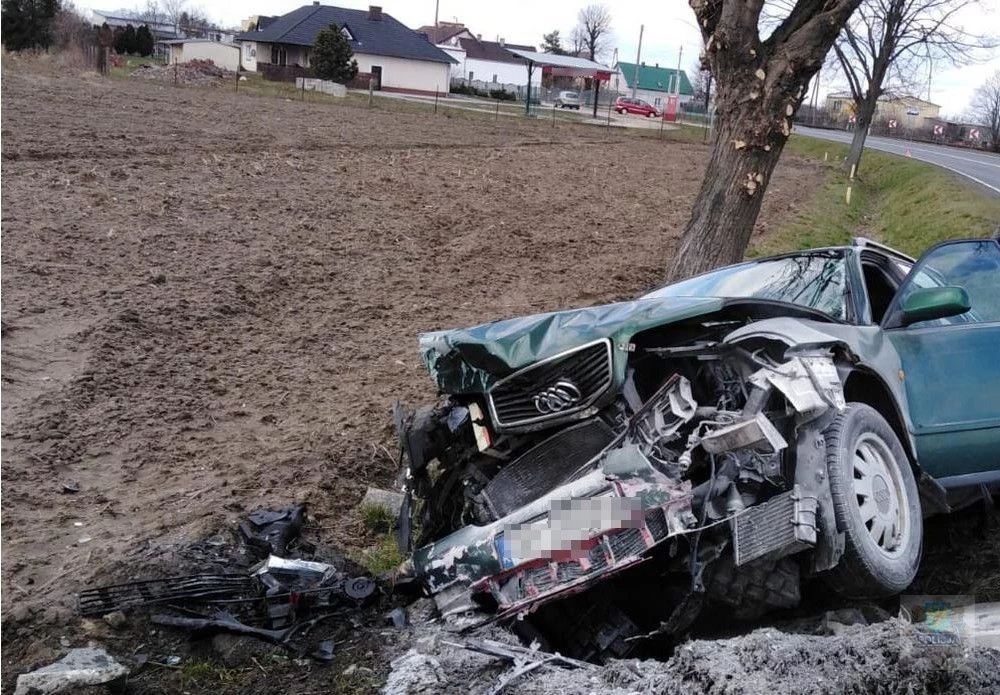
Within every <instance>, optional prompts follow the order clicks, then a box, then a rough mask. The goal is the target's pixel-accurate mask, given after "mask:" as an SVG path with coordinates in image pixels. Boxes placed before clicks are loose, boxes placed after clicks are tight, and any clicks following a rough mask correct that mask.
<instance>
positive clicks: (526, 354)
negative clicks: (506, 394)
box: [420, 297, 724, 394]
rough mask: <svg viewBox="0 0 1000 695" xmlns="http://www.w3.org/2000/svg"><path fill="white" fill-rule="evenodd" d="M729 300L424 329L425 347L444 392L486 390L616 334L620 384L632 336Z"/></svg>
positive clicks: (687, 300) (622, 306) (614, 307)
mask: <svg viewBox="0 0 1000 695" xmlns="http://www.w3.org/2000/svg"><path fill="white" fill-rule="evenodd" d="M723 301H724V300H722V299H718V298H700V297H673V298H670V299H669V300H663V299H639V300H636V301H632V302H621V303H618V304H607V305H604V306H595V307H587V308H585V309H569V310H566V311H555V312H551V313H547V314H536V315H534V316H525V317H521V318H516V319H508V320H505V321H494V322H492V323H486V324H483V325H480V326H474V327H472V328H463V329H456V330H450V331H436V332H433V333H424V334H421V336H420V353H421V357H422V358H423V361H424V364H425V365H426V366H427V369H428V370H429V371H430V373H431V376H433V377H434V379H435V380H436V381H437V385H438V389H440V390H441V391H442V392H444V393H455V394H473V393H486V391H488V390H489V388H490V387H491V386H492V385H493V384H494V383H496V381H497V380H498V379H501V378H503V377H504V376H507V375H508V374H511V373H513V372H515V371H517V370H518V369H521V368H523V367H527V366H529V365H532V364H535V363H536V362H539V361H541V360H545V359H548V358H550V357H554V356H556V355H558V354H559V353H562V352H565V351H567V350H571V349H573V348H576V347H580V346H581V345H586V344H587V343H592V342H594V341H596V340H601V339H605V338H610V339H611V342H612V348H613V355H614V363H615V376H616V384H620V383H621V378H622V376H623V375H624V370H625V360H624V359H622V357H623V354H624V353H625V350H623V347H625V345H626V344H627V343H628V342H629V340H630V339H631V338H632V336H634V335H635V334H636V333H640V332H642V331H644V330H647V329H650V328H657V327H659V326H663V325H664V324H668V323H673V322H675V321H681V320H683V319H686V318H691V317H693V316H699V315H702V314H708V313H711V312H713V311H717V310H718V309H720V308H721V307H722V305H723Z"/></svg>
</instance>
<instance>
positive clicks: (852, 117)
mask: <svg viewBox="0 0 1000 695" xmlns="http://www.w3.org/2000/svg"><path fill="white" fill-rule="evenodd" d="M857 120H858V117H857V116H855V115H854V114H853V113H852V114H851V115H850V117H848V119H847V122H848V123H856V122H857Z"/></svg>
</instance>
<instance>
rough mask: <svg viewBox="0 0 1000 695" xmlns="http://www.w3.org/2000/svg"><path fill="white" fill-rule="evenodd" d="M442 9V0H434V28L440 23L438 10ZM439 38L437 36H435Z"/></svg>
mask: <svg viewBox="0 0 1000 695" xmlns="http://www.w3.org/2000/svg"><path fill="white" fill-rule="evenodd" d="M439 9H441V0H434V28H435V29H436V28H437V25H438V10H439ZM435 38H437V37H435Z"/></svg>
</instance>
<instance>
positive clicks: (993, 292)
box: [895, 239, 1000, 326]
mask: <svg viewBox="0 0 1000 695" xmlns="http://www.w3.org/2000/svg"><path fill="white" fill-rule="evenodd" d="M927 287H961V288H963V289H964V290H965V291H966V292H968V294H969V301H970V304H971V306H972V308H971V309H970V310H969V311H967V312H965V313H964V314H958V315H956V316H949V317H946V318H943V319H934V320H933V321H919V322H917V323H914V324H912V325H914V326H934V325H939V326H943V325H949V324H956V323H990V322H994V321H1000V243H998V242H997V241H996V240H993V239H980V240H975V241H958V242H951V243H946V244H942V245H940V246H937V247H935V248H933V249H931V250H930V251H928V252H927V253H926V254H924V256H923V257H922V258H921V259H920V261H919V262H918V263H917V265H916V266H915V267H914V268H913V270H912V271H911V273H910V275H909V276H908V277H907V278H906V280H905V281H904V282H903V285H902V286H901V287H900V290H899V294H898V296H897V299H896V302H895V308H897V309H898V307H900V306H902V305H903V304H904V303H905V302H906V298H907V297H909V296H910V294H912V293H913V292H914V291H915V290H918V289H923V288H927Z"/></svg>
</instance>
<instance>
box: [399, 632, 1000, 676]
mask: <svg viewBox="0 0 1000 695" xmlns="http://www.w3.org/2000/svg"><path fill="white" fill-rule="evenodd" d="M825 617H828V616H824V617H818V618H816V619H815V620H812V621H797V622H796V623H794V624H776V625H774V626H770V627H762V628H758V629H756V630H753V631H751V632H749V633H748V634H746V635H740V636H736V637H730V638H726V639H695V640H690V641H687V642H684V643H682V644H680V645H679V646H678V647H677V648H676V649H675V651H674V653H673V655H672V656H671V657H670V658H669V659H666V660H664V661H656V660H638V659H628V660H617V659H612V660H610V661H609V662H607V663H606V664H604V665H603V666H596V665H592V664H585V665H584V666H582V667H580V668H575V669H573V668H565V667H559V666H565V665H566V664H572V663H573V662H572V661H571V660H565V659H563V658H562V657H560V656H558V655H555V654H551V653H550V654H546V653H544V652H537V653H535V654H534V655H532V653H531V650H527V649H524V648H523V647H519V646H518V645H517V644H516V643H515V642H514V641H513V640H514V638H513V637H512V636H511V635H510V634H509V633H504V632H503V631H501V630H498V629H496V628H488V629H487V631H486V632H485V633H484V634H487V635H488V636H489V638H488V639H481V640H468V639H463V640H461V641H456V640H454V639H453V636H450V635H448V634H447V633H444V632H441V631H440V630H439V628H435V627H433V626H425V627H424V628H423V631H422V634H421V636H420V638H419V639H416V640H414V644H413V645H412V646H411V647H410V648H409V649H408V651H407V652H405V653H404V654H402V655H401V656H399V657H397V658H396V659H394V660H393V661H392V671H391V673H390V674H389V677H388V680H387V682H386V685H385V689H384V690H383V693H403V692H437V693H476V694H482V695H486V694H487V693H489V694H490V695H495V694H497V693H501V692H518V693H523V694H525V695H542V694H548V693H560V695H573V694H575V693H580V694H584V693H594V692H601V693H611V694H612V695H626V694H629V693H677V692H699V693H718V694H720V695H721V694H723V693H725V694H727V695H729V694H736V693H747V694H757V693H759V694H761V695H765V694H768V693H775V692H795V693H841V692H873V691H875V690H877V691H878V692H884V693H908V692H925V691H927V690H928V689H931V690H933V691H934V692H942V693H956V694H957V693H967V692H998V691H1000V652H998V651H995V650H992V649H983V648H980V647H970V646H968V645H965V644H962V643H958V644H954V645H951V646H948V647H941V646H939V645H937V644H936V643H935V640H934V639H933V635H931V631H930V630H928V629H926V628H925V627H922V626H916V625H911V624H909V623H907V622H905V621H902V620H899V619H897V618H889V619H886V620H883V621H880V622H875V623H872V624H866V623H865V622H859V623H856V624H853V625H844V624H838V626H837V628H836V629H835V630H829V629H826V628H824V627H823V625H822V623H823V620H824V618H825ZM827 622H832V621H827ZM484 645H485V646H487V647H490V649H480V648H476V647H482V646H484ZM470 647H473V648H472V649H470ZM521 650H523V651H521ZM550 659H551V661H550ZM560 662H562V663H560ZM515 678H516V680H515ZM408 688H409V690H408ZM421 688H422V689H421Z"/></svg>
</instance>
